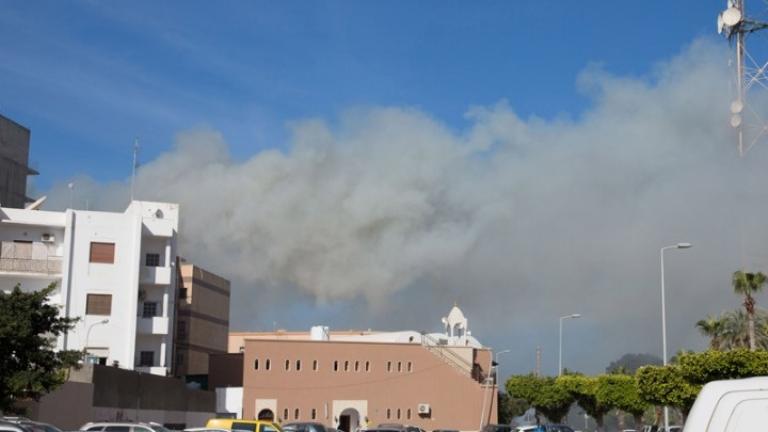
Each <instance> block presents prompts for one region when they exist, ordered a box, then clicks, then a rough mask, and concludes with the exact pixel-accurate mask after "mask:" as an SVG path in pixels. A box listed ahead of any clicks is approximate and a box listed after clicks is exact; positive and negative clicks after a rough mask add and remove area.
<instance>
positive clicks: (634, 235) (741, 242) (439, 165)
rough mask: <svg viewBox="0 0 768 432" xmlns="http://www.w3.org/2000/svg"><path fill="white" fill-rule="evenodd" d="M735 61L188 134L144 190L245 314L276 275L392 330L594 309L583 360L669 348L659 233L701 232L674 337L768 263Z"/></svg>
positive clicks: (104, 190)
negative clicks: (277, 126) (568, 88)
mask: <svg viewBox="0 0 768 432" xmlns="http://www.w3.org/2000/svg"><path fill="white" fill-rule="evenodd" d="M725 59H726V56H725V51H724V50H723V49H722V48H720V47H717V46H715V45H713V44H712V43H710V42H706V41H699V42H696V43H694V44H692V46H691V47H689V48H687V49H686V50H685V51H684V52H683V53H681V54H680V55H679V56H678V57H676V58H674V59H672V60H671V61H669V62H667V63H664V64H660V65H659V66H658V68H657V69H656V72H655V73H654V75H653V76H651V77H644V78H628V77H617V76H613V75H611V74H609V73H607V72H605V71H603V70H601V69H600V68H596V67H590V68H587V70H586V71H585V72H584V73H583V74H582V76H581V77H579V79H578V85H579V86H580V88H581V89H583V91H585V92H586V93H587V94H588V95H590V97H592V98H593V105H592V108H591V109H589V110H587V111H586V112H585V113H584V114H582V115H580V116H579V117H578V118H576V119H570V118H559V119H554V120H545V119H540V118H535V117H532V118H528V119H523V118H520V117H519V116H518V115H516V114H515V112H514V110H513V107H512V106H510V104H509V103H507V102H500V103H499V104H497V105H494V106H486V107H472V108H470V109H469V110H468V113H467V116H466V118H467V122H468V124H469V126H468V127H467V128H466V129H463V130H455V129H452V128H450V127H448V126H447V125H445V124H443V123H442V122H441V121H439V120H437V119H435V118H432V117H430V116H429V114H428V113H425V112H423V111H419V110H416V109H411V108H402V107H389V108H367V109H354V110H350V111H348V112H345V113H344V114H343V115H341V116H340V118H339V119H338V121H334V122H329V121H327V120H318V119H313V120H304V121H297V122H296V123H295V124H294V125H293V126H292V130H293V134H292V139H291V142H290V145H289V146H288V149H287V150H286V151H284V152H281V151H277V150H270V151H263V152H260V153H258V154H255V155H253V156H252V157H251V158H249V159H247V160H233V159H232V158H231V157H230V156H229V154H228V148H227V144H226V143H225V141H224V138H223V136H222V134H221V133H219V132H217V131H215V130H212V129H199V130H192V131H187V132H183V133H180V134H179V135H178V138H177V140H176V144H175V146H174V147H173V148H172V149H171V150H170V151H168V152H167V153H166V154H164V155H162V156H160V157H159V158H157V159H155V160H153V161H151V162H149V163H147V164H145V165H144V166H143V167H142V168H141V169H140V170H139V173H138V178H137V184H136V186H137V191H138V192H137V197H138V198H141V199H153V200H167V201H172V202H178V203H180V204H181V215H182V221H181V236H182V241H181V248H182V253H183V254H184V255H185V256H188V257H189V258H191V259H192V260H194V261H197V262H200V263H202V264H203V265H204V266H206V267H210V268H212V269H214V270H215V271H217V272H219V273H221V274H223V275H225V276H227V277H230V278H232V279H234V280H235V281H236V282H237V283H236V286H235V289H236V290H237V293H238V296H239V297H236V298H239V299H242V302H238V301H235V304H234V305H233V315H234V316H235V319H236V320H238V319H239V320H240V322H242V323H246V325H247V323H249V322H250V321H249V318H248V317H247V315H248V310H249V308H251V307H252V306H253V300H251V298H252V297H253V296H254V295H256V294H255V293H257V292H261V290H265V289H267V290H269V289H272V290H273V295H274V296H276V297H277V298H279V296H280V295H281V294H280V292H282V291H281V290H285V292H295V290H298V291H300V292H303V293H304V294H305V295H307V294H308V295H310V296H312V297H313V298H314V299H316V300H317V301H320V302H332V301H338V300H350V299H351V300H355V301H357V300H359V299H360V298H364V299H367V300H368V304H369V305H374V304H375V305H377V307H378V308H380V309H381V308H383V309H384V310H386V311H387V313H386V314H381V315H377V316H374V317H366V319H368V320H369V321H366V323H370V322H371V321H372V322H373V323H375V324H381V325H384V326H386V325H389V327H395V328H400V327H402V325H413V326H419V325H420V326H425V325H426V324H425V323H431V322H432V321H434V320H436V319H437V318H438V317H439V316H440V314H441V313H443V312H444V310H443V309H445V307H446V305H448V306H449V303H452V302H453V300H455V299H460V300H461V302H462V304H463V305H466V307H467V308H469V309H470V311H469V315H470V319H474V320H473V321H472V322H474V323H475V326H476V327H475V330H476V331H475V334H477V335H482V334H483V332H484V333H485V334H486V335H487V338H488V339H490V340H492V341H498V343H512V342H509V341H511V340H514V344H515V345H516V346H521V347H524V348H523V349H525V350H531V352H532V349H533V348H531V347H532V346H535V345H537V344H543V345H545V346H549V345H548V344H549V342H547V341H545V342H542V341H541V340H537V338H539V339H540V338H544V336H543V335H544V333H542V330H541V329H540V325H541V324H542V323H544V324H545V325H551V324H552V323H556V317H557V316H559V314H563V313H571V312H582V313H584V315H585V316H584V319H583V320H582V321H583V322H584V324H583V328H584V330H578V327H577V326H575V325H574V328H576V330H574V332H579V331H582V332H583V333H579V334H578V336H579V337H580V338H582V340H583V342H584V344H585V345H588V346H589V348H581V349H579V350H578V352H576V353H574V354H573V356H574V360H573V361H574V363H575V364H576V366H577V367H578V366H579V365H582V366H584V367H583V368H584V369H589V368H590V367H593V366H585V365H586V364H588V362H589V361H591V360H590V358H591V357H590V354H591V353H593V352H594V351H599V352H601V353H602V355H603V356H604V357H605V361H604V363H605V364H607V363H608V362H609V361H610V360H612V359H613V358H612V357H611V356H613V355H614V354H615V356H616V357H618V355H620V354H622V353H623V352H626V351H650V352H655V350H656V347H657V342H656V337H655V335H656V334H657V331H658V330H657V329H658V323H657V321H656V318H655V315H654V314H656V313H657V311H658V305H657V302H658V293H657V289H658V288H657V287H658V250H659V248H660V247H661V246H664V245H666V244H672V243H675V242H678V241H691V242H693V243H695V247H694V249H692V250H690V251H685V252H679V253H678V254H676V255H673V256H670V257H669V258H668V259H669V260H670V261H669V262H670V266H671V269H670V272H669V274H668V283H669V284H670V288H672V287H674V289H673V290H672V289H671V293H670V305H671V306H670V307H671V310H672V312H673V313H672V314H671V315H672V316H671V318H670V328H671V329H672V330H671V331H672V337H671V339H670V340H671V342H672V346H673V347H684V346H692V345H696V344H700V343H701V340H700V339H697V338H696V336H695V329H694V328H693V323H694V322H695V321H696V320H697V319H699V318H701V317H703V316H704V315H706V313H711V312H717V311H719V310H720V309H723V308H727V307H736V306H737V305H738V299H736V298H735V297H734V296H733V295H732V294H731V293H730V292H729V284H728V278H729V275H730V273H731V272H732V271H734V270H735V269H737V268H739V267H742V266H746V267H749V268H755V267H760V268H761V269H765V265H766V263H768V262H767V261H766V259H765V258H766V256H768V251H766V244H768V230H766V224H765V223H763V221H762V220H763V215H765V214H766V211H767V210H768V200H766V194H765V192H764V190H765V188H764V186H765V185H766V184H768V183H767V181H768V175H766V170H765V169H764V168H763V167H764V166H765V162H766V155H768V148H766V147H763V148H762V149H760V148H757V149H756V150H755V151H754V152H753V153H751V154H750V156H749V157H748V158H747V159H739V158H738V157H737V154H736V153H737V152H736V149H735V146H734V144H733V142H734V141H733V136H732V131H731V130H730V129H729V128H728V125H727V121H728V114H727V108H728V101H729V94H728V87H727V83H728V75H727V74H728V70H727V67H726V61H725ZM510 79H514V77H510ZM543 97H546V96H543ZM66 181H69V180H66ZM66 181H63V182H62V184H61V185H58V186H57V187H55V188H54V190H53V191H52V193H51V195H52V196H53V198H52V204H53V206H57V205H59V206H60V205H61V204H63V203H66V202H67V201H66V200H68V195H67V194H66V190H65V186H63V185H65V184H66ZM76 182H77V183H78V193H79V194H81V195H83V196H90V197H91V203H92V206H93V207H98V208H110V209H119V208H121V207H123V206H124V204H125V199H126V197H127V185H126V184H122V183H121V184H112V185H99V184H97V183H94V182H92V181H90V180H88V179H87V178H82V179H77V180H76ZM270 287H271V288H270ZM285 287H291V289H287V288H285ZM291 290H294V291H291ZM409 292H410V293H414V294H413V295H411V296H409V297H408V298H404V297H403V296H402V295H401V294H402V293H409ZM286 295H288V294H286ZM388 299H389V302H387V301H386V300H388ZM382 304H383V306H382ZM394 305H396V306H397V307H396V308H395V307H394ZM575 309H579V310H575ZM472 311H474V312H475V316H474V317H473V316H472ZM425 312H428V313H425ZM238 314H239V315H240V318H238ZM364 315H365V313H360V314H359V315H354V317H356V318H357V319H362V317H363V316H364ZM425 316H426V318H424V317H425ZM501 317H503V322H504V323H503V327H502V326H501V325H500V324H501V323H500V318H501ZM649 317H653V318H649ZM346 319H350V318H349V317H347V318H346ZM425 320H426V321H425ZM340 322H345V323H346V322H347V321H346V320H345V319H340ZM303 324H305V323H302V325H303ZM358 326H359V327H363V326H366V324H363V323H360V324H358ZM609 329H610V331H609ZM547 331H549V330H547ZM545 333H546V332H545ZM547 334H548V333H547ZM651 334H652V335H654V336H653V337H649V335H651ZM550 336H551V335H549V336H547V337H550ZM550 342H551V341H550ZM579 353H580V354H579ZM526 361H527V360H526ZM520 362H521V363H520V365H521V366H520V367H521V368H523V367H524V366H522V364H523V363H522V362H523V360H520ZM579 362H581V363H579ZM600 363H603V362H600ZM602 366H603V365H602V364H601V365H600V366H599V367H602Z"/></svg>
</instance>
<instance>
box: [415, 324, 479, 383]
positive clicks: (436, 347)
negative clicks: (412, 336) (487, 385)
mask: <svg viewBox="0 0 768 432" xmlns="http://www.w3.org/2000/svg"><path fill="white" fill-rule="evenodd" d="M420 333H421V346H423V347H424V348H425V349H426V350H427V351H429V352H431V353H432V354H434V355H435V356H436V357H438V358H439V359H441V360H442V361H444V362H445V363H447V364H449V365H450V366H452V367H453V368H454V369H456V370H457V371H459V372H460V373H462V374H463V375H465V376H467V377H469V378H471V379H473V380H475V381H478V382H482V381H483V379H485V377H483V376H480V375H481V374H480V373H479V372H478V368H476V367H475V365H474V364H473V363H472V362H470V361H467V360H466V359H465V358H463V357H461V356H460V355H458V354H456V352H455V351H453V349H451V347H450V346H449V345H446V344H445V343H441V341H440V340H438V339H435V338H434V337H433V336H430V335H429V334H427V333H426V332H420Z"/></svg>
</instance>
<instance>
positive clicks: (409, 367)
mask: <svg viewBox="0 0 768 432" xmlns="http://www.w3.org/2000/svg"><path fill="white" fill-rule="evenodd" d="M408 372H413V363H411V362H408Z"/></svg>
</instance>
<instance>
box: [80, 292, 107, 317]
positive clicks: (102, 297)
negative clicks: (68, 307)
mask: <svg viewBox="0 0 768 432" xmlns="http://www.w3.org/2000/svg"><path fill="white" fill-rule="evenodd" d="M111 313H112V295H111V294H88V295H87V296H86V298H85V314H86V315H110V314H111Z"/></svg>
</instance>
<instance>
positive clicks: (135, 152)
mask: <svg viewBox="0 0 768 432" xmlns="http://www.w3.org/2000/svg"><path fill="white" fill-rule="evenodd" d="M138 155H139V138H138V137H137V138H134V139H133V167H132V168H131V201H133V193H134V183H135V182H136V163H137V159H138Z"/></svg>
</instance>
